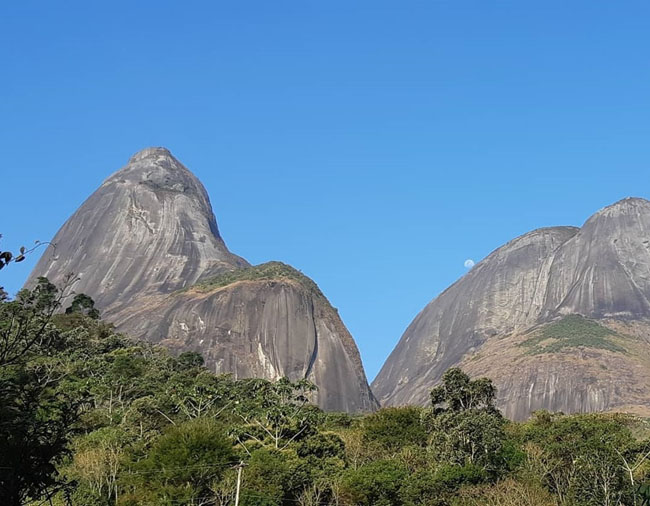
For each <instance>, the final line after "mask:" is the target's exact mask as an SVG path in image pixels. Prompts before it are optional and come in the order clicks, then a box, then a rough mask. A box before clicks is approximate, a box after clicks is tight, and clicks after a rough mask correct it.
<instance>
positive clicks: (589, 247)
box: [373, 199, 650, 419]
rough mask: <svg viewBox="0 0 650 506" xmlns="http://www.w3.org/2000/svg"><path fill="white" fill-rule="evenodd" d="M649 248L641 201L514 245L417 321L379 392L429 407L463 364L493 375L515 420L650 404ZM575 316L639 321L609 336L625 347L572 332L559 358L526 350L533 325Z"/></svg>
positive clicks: (388, 400)
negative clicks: (444, 378)
mask: <svg viewBox="0 0 650 506" xmlns="http://www.w3.org/2000/svg"><path fill="white" fill-rule="evenodd" d="M649 241H650V202H648V201H646V200H643V199H625V200H622V201H620V202H617V203H616V204H614V205H612V206H609V207H607V208H605V209H603V210H601V211H599V212H598V213H596V214H595V215H594V216H592V217H591V218H590V219H589V220H587V222H586V223H585V224H584V226H583V227H582V228H580V229H577V228H573V227H555V228H547V229H540V230H535V231H533V232H530V233H528V234H525V235H523V236H521V237H519V238H517V239H514V240H513V241H511V242H509V243H508V244H506V245H505V246H503V247H501V248H499V249H497V250H496V251H494V252H493V253H492V254H490V255H489V256H488V257H487V258H485V259H484V260H483V261H481V262H480V263H478V264H477V265H476V266H475V267H474V268H473V269H472V270H471V271H470V272H468V273H467V274H466V275H465V276H464V277H462V278H461V279H460V280H459V281H457V282H456V283H455V284H453V285H452V286H451V287H449V288H448V289H447V290H445V291H444V292H443V293H442V294H441V295H439V296H438V297H437V298H435V299H434V300H433V301H432V302H431V303H429V304H428V305H427V306H426V307H425V308H424V310H423V311H422V312H421V313H420V314H419V315H418V316H417V317H416V318H415V320H414V321H413V322H412V323H411V325H410V326H409V327H408V328H407V329H406V331H405V333H404V335H403V336H402V338H401V339H400V341H399V343H398V345H397V347H396V348H395V350H394V351H393V352H392V354H391V355H390V357H389V358H388V360H387V361H386V363H385V364H384V367H383V368H382V370H381V371H380V373H379V375H378V376H377V378H376V379H375V381H374V383H373V391H374V392H375V395H377V398H378V399H379V400H380V402H382V403H384V404H387V405H400V404H407V403H418V404H425V403H426V402H427V400H428V392H429V390H430V389H431V388H432V386H434V385H435V384H436V383H437V382H438V380H439V379H440V377H441V375H442V374H443V373H444V371H445V370H446V369H447V368H449V367H452V366H456V365H461V366H462V367H463V368H465V369H466V370H467V371H468V372H470V373H472V374H473V375H486V376H489V377H491V378H492V379H493V380H494V381H495V383H496V384H497V386H498V387H499V396H498V398H499V404H500V406H501V407H502V408H503V409H504V411H505V412H506V414H508V415H509V416H511V417H514V418H518V419H521V418H526V417H527V416H528V415H529V413H530V412H531V411H534V410H536V409H550V410H560V411H565V412H583V411H602V410H609V409H615V408H616V407H621V406H630V405H632V406H650V378H648V376H647V375H646V374H645V373H643V374H641V371H643V370H644V367H647V364H646V360H645V356H648V355H650V353H648V352H650V346H648V343H647V341H648V340H650V332H649V331H648V329H650V324H648V320H647V319H648V318H650V304H649V303H648V298H649V297H650V253H649V251H650V248H649ZM572 314H579V315H584V316H586V317H589V318H593V319H596V320H598V321H599V322H601V323H602V324H603V325H604V326H606V327H610V328H613V327H616V326H617V325H619V324H620V325H624V326H626V325H627V326H630V325H631V324H632V322H634V323H635V324H634V326H633V328H632V327H630V328H631V329H632V330H630V329H628V330H627V331H625V332H624V333H623V334H621V333H620V332H619V333H617V334H616V336H614V337H612V338H611V339H612V342H616V343H618V344H617V346H619V345H620V347H621V348H622V349H624V351H615V352H613V351H611V350H608V349H600V348H597V347H596V348H592V347H591V346H592V345H591V344H590V343H589V341H588V340H586V341H584V342H582V341H580V340H579V339H577V340H576V339H574V338H573V337H571V339H573V340H572V341H570V342H571V343H573V344H572V345H571V346H566V347H563V348H562V349H561V350H559V351H558V350H556V349H555V348H552V347H551V348H549V350H553V351H548V352H540V351H539V350H538V351H536V352H535V353H534V354H531V350H530V349H527V348H526V346H525V345H523V344H522V343H525V342H526V339H528V337H527V336H530V334H531V332H533V331H534V329H536V328H542V327H543V326H544V325H545V324H548V323H550V322H554V321H557V320H558V319H561V318H562V317H563V315H572ZM620 325H619V326H620ZM560 341H561V340H560ZM549 342H551V343H555V341H554V340H550V341H549ZM567 342H569V341H567ZM556 344H557V343H556ZM601 345H602V344H599V346H601ZM556 348H557V346H556ZM608 371H609V372H608Z"/></svg>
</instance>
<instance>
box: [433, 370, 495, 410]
mask: <svg viewBox="0 0 650 506" xmlns="http://www.w3.org/2000/svg"><path fill="white" fill-rule="evenodd" d="M495 398H496V388H495V387H494V385H493V384H492V381H491V380H489V379H488V378H479V379H476V380H471V379H470V377H469V376H468V375H467V374H465V373H464V372H463V371H462V370H461V369H459V368H457V367H453V368H451V369H448V370H447V371H446V372H445V374H443V376H442V385H440V386H437V387H435V388H434V389H433V390H431V404H432V405H433V408H434V409H436V410H443V411H454V412H459V411H464V410H468V409H480V410H486V411H496V408H495V407H494V400H495ZM441 406H446V409H445V408H443V407H441Z"/></svg>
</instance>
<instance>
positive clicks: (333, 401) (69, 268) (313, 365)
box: [28, 148, 377, 412]
mask: <svg viewBox="0 0 650 506" xmlns="http://www.w3.org/2000/svg"><path fill="white" fill-rule="evenodd" d="M52 243H53V245H54V246H51V247H49V248H48V249H47V250H46V252H45V253H44V255H43V257H42V258H41V260H40V261H39V262H38V264H37V266H36V267H35V269H34V271H33V272H32V274H31V276H30V281H28V284H29V283H30V282H33V280H34V279H35V278H36V277H37V276H46V277H47V278H49V279H50V281H52V282H53V283H55V284H57V285H59V286H61V285H62V284H63V283H64V282H65V279H66V277H67V276H68V275H69V273H73V274H74V276H75V277H74V279H76V281H74V284H73V285H72V288H73V289H74V290H75V291H76V292H78V293H86V294H88V295H90V296H91V297H93V299H94V300H95V302H96V304H97V307H98V308H99V309H100V310H101V312H102V315H103V316H104V318H106V319H108V320H109V321H112V322H113V323H114V324H115V325H116V327H117V328H118V330H120V331H123V332H126V333H128V334H129V335H132V336H133V337H136V338H140V339H145V340H148V341H151V342H155V343H162V344H165V345H167V346H169V347H170V348H172V349H173V350H175V351H178V352H180V351H186V350H192V351H198V352H200V353H202V354H203V356H204V357H205V358H206V365H207V366H208V367H210V368H211V369H213V370H214V371H215V372H216V373H233V374H234V375H235V376H236V377H239V378H244V377H260V378H266V379H278V378H280V377H283V376H286V377H289V378H290V379H293V380H296V379H301V378H308V379H310V380H312V381H314V383H315V384H316V385H317V386H318V387H319V390H318V392H317V394H316V399H315V400H316V402H318V404H319V405H320V406H321V407H323V408H324V409H328V410H340V411H350V412H357V411H369V410H372V409H375V408H376V407H377V402H376V400H375V399H374V397H373V395H372V393H371V392H370V387H369V386H368V383H367V380H366V377H365V373H364V371H363V366H362V364H361V359H360V357H359V352H358V350H357V347H356V344H355V343H354V340H353V339H352V336H350V334H349V332H348V331H347V329H346V328H345V325H344V324H343V322H342V321H341V319H340V318H339V316H338V314H337V313H336V311H335V310H334V309H333V308H332V307H331V306H330V304H329V302H328V301H327V299H326V298H325V296H324V295H323V294H322V293H321V292H320V290H319V289H318V287H317V286H316V284H315V283H313V281H311V280H309V279H308V278H306V277H305V276H304V275H302V274H300V273H299V272H298V271H296V270H295V269H292V268H290V267H289V266H285V265H284V264H279V263H272V264H265V266H258V267H250V265H249V264H248V262H246V261H245V260H244V259H242V258H240V257H238V256H236V255H234V254H232V253H230V252H229V251H228V249H227V247H226V245H225V243H224V241H223V239H222V238H221V236H220V234H219V231H218V228H217V222H216V219H215V217H214V214H213V212H212V207H211V205H210V201H209V198H208V195H207V193H206V191H205V189H204V187H203V185H202V184H201V183H200V181H199V180H198V179H197V178H196V177H195V176H194V175H193V174H192V173H191V172H190V171H189V170H187V169H186V168H185V167H184V166H183V165H182V164H181V163H180V162H179V161H178V160H176V159H175V158H174V157H173V156H172V155H171V153H170V152H169V151H168V150H166V149H164V148H148V149H145V150H143V151H141V152H139V153H137V154H136V155H134V156H133V157H132V158H131V159H130V160H129V163H128V164H127V165H126V167H124V168H122V169H121V170H119V171H118V172H116V173H115V174H113V175H112V176H111V177H109V178H108V179H107V180H106V181H105V182H104V183H103V184H102V185H101V186H100V188H99V189H98V190H97V191H96V192H95V193H93V194H92V195H91V196H90V198H89V199H88V200H86V202H84V203H83V205H82V206H81V207H80V208H79V209H78V210H77V212H75V213H74V214H73V215H72V217H70V219H69V220H68V221H67V222H66V223H65V225H64V226H63V227H62V228H61V230H59V232H58V233H57V234H56V236H55V238H54V239H53V240H52Z"/></svg>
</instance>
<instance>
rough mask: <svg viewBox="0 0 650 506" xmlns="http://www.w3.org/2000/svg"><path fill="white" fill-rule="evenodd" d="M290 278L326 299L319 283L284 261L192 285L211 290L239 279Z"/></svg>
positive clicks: (233, 272)
mask: <svg viewBox="0 0 650 506" xmlns="http://www.w3.org/2000/svg"><path fill="white" fill-rule="evenodd" d="M282 279H286V280H290V281H295V282H298V283H300V284H301V285H302V286H303V287H304V288H305V289H306V290H307V291H308V292H309V293H311V294H313V295H316V296H318V297H320V298H322V299H325V296H324V295H323V292H321V290H320V288H318V285H317V284H316V283H314V281H312V280H311V279H310V278H308V277H307V276H305V275H304V274H303V273H302V272H300V271H299V270H298V269H294V268H293V267H291V266H290V265H287V264H285V263H282V262H276V261H273V262H266V263H263V264H259V265H254V266H252V267H246V268H244V269H236V270H233V271H228V272H224V273H223V274H219V275H218V276H214V277H210V278H207V279H204V280H201V281H199V282H198V283H196V284H195V285H193V286H192V287H190V288H191V289H192V290H198V291H201V292H210V291H212V290H216V289H218V288H223V287H224V286H228V285H231V284H233V283H237V282H239V281H264V280H269V281H271V280H282Z"/></svg>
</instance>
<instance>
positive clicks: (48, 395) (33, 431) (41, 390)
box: [0, 365, 83, 506]
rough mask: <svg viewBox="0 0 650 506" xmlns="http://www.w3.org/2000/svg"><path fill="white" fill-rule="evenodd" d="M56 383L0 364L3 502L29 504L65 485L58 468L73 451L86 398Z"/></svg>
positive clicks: (0, 491)
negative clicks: (82, 404)
mask: <svg viewBox="0 0 650 506" xmlns="http://www.w3.org/2000/svg"><path fill="white" fill-rule="evenodd" d="M57 383H60V382H59V381H51V382H49V383H48V384H43V383H41V382H39V380H38V379H37V375H36V373H35V372H34V371H33V370H30V368H29V367H26V366H24V365H11V366H9V365H4V366H2V367H1V368H0V504H3V505H7V506H18V505H21V504H26V503H27V502H28V501H29V500H30V499H41V498H47V497H50V496H52V495H53V494H54V493H56V492H57V491H59V490H62V489H63V488H65V486H66V482H65V480H64V479H62V478H61V477H60V476H58V473H57V467H56V466H57V465H58V464H59V463H60V462H61V461H62V459H63V458H64V457H65V456H66V455H67V454H68V453H69V448H68V443H69V441H70V438H71V437H72V435H73V434H74V430H75V424H76V421H77V417H78V411H79V404H80V402H81V401H82V400H83V398H82V394H81V393H79V395H78V396H76V397H77V398H71V397H70V396H68V395H66V394H65V393H63V392H62V391H61V390H60V389H59V388H57V387H58V384H57Z"/></svg>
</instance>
